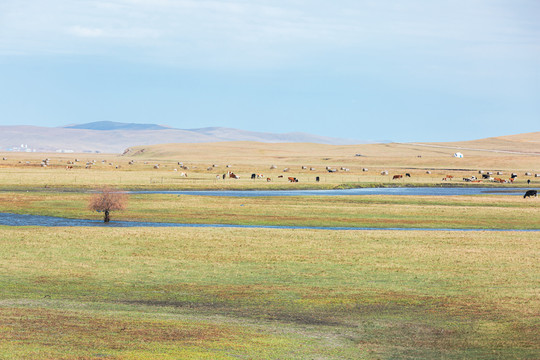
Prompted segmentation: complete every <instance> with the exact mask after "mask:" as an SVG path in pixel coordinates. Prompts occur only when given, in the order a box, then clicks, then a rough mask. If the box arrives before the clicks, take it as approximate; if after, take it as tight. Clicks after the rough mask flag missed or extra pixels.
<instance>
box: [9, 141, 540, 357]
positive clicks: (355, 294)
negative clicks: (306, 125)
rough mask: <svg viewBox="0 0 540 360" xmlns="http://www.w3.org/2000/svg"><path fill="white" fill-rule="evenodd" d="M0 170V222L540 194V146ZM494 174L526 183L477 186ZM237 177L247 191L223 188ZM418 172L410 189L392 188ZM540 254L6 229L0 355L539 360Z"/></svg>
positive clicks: (459, 218)
mask: <svg viewBox="0 0 540 360" xmlns="http://www.w3.org/2000/svg"><path fill="white" fill-rule="evenodd" d="M456 151H460V152H462V153H463V154H464V155H465V156H464V158H462V159H458V158H455V157H453V156H452V155H453V153H454V152H456ZM0 158H6V160H0V189H1V190H2V191H1V192H0V212H4V213H6V212H7V213H20V214H35V215H49V216H58V217H69V218H85V219H95V220H99V219H100V218H101V215H100V214H97V213H95V212H91V211H89V210H88V209H87V203H88V199H89V198H90V196H91V191H92V190H95V189H98V188H100V187H102V186H105V185H107V186H112V187H115V188H118V189H122V190H180V189H181V190H186V189H198V190H201V189H202V190H205V189H206V190H219V189H250V190H254V189H334V188H352V187H375V186H430V187H435V188H436V187H440V186H490V187H518V188H522V189H523V192H525V190H526V189H536V188H538V186H539V185H538V184H539V183H540V178H535V177H534V174H535V173H540V133H530V134H523V135H518V136H508V137H502V138H492V139H484V140H479V141H477V142H467V143H454V144H368V145H354V146H352V145H351V146H330V145H317V144H262V143H245V142H238V143H214V144H166V145H157V146H145V147H132V148H130V149H129V150H127V151H126V152H125V153H124V154H123V155H120V154H35V153H7V154H0ZM45 159H49V160H48V162H47V163H48V165H47V166H42V165H41V164H42V162H43V160H45ZM75 159H78V160H79V161H77V162H76V161H75ZM68 162H73V164H68ZM130 162H131V164H130ZM179 163H180V164H181V165H182V167H180V164H179ZM87 164H88V165H87ZM214 165H215V166H214ZM227 165H228V166H229V167H227ZM273 165H274V166H275V168H271V167H273ZM68 166H72V168H71V169H67V167H68ZM156 167H157V168H156ZM303 167H305V168H303ZM326 167H329V168H331V169H336V170H337V171H336V172H334V173H329V172H328V171H327V170H326ZM311 168H313V169H314V170H310V169H311ZM364 168H367V169H368V171H363V169H364ZM175 169H176V170H175ZM284 169H288V171H284ZM345 169H347V170H345ZM480 170H483V171H486V172H487V171H491V172H493V173H494V174H495V175H493V176H494V177H501V178H504V179H508V178H509V177H510V174H511V173H512V172H515V173H517V174H518V177H517V179H516V180H515V181H514V183H513V184H499V183H494V182H487V181H484V182H483V183H470V182H464V181H463V180H462V178H464V177H471V176H473V175H474V176H477V177H479V171H480ZM227 171H232V172H234V173H235V174H237V175H239V176H240V179H231V178H227V179H225V180H224V179H223V178H222V175H223V174H224V173H226V172H227ZM382 171H388V175H381V172H382ZM428 171H429V172H431V173H430V174H428V173H427V172H428ZM497 172H502V173H503V174H502V175H496V173H497ZM526 172H530V173H531V174H532V175H531V176H525V173H526ZM182 173H184V174H185V175H187V177H186V176H182ZM252 173H256V174H263V175H264V176H263V178H262V179H254V180H253V179H251V176H250V175H251V174H252ZM405 173H409V174H410V175H411V177H410V178H409V177H403V178H401V179H397V180H392V177H393V175H396V174H403V175H404V174H405ZM280 175H281V176H283V177H282V178H281V177H279V176H280ZM448 175H452V176H453V178H452V179H451V180H442V178H445V177H446V178H448ZM289 176H290V177H296V178H298V180H299V182H297V183H290V182H288V181H287V178H288V177H289ZM317 176H318V177H319V178H320V181H319V182H316V181H315V178H316V177H317ZM267 178H270V179H271V181H267ZM527 180H531V184H527ZM112 220H113V221H114V220H131V221H133V220H137V221H154V222H182V223H210V224H218V223H223V224H249V225H300V226H302V225H305V226H319V227H325V226H337V227H340V226H347V227H378V228H390V227H399V228H412V227H415V228H416V227H424V228H442V227H444V228H450V229H452V228H454V229H462V228H467V229H472V228H474V229H509V230H520V229H540V201H539V200H538V199H536V198H531V199H523V197H522V196H509V195H477V196H454V197H441V196H389V195H384V196H382V195H381V196H374V195H370V196H336V197H322V196H313V197H311V196H310V197H257V198H237V197H233V198H231V197H228V198H225V197H208V196H190V195H181V196H178V195H172V194H146V193H139V194H132V195H130V196H129V204H128V208H127V210H125V211H122V212H113V213H112ZM539 255H540V236H539V233H538V232H523V231H490V230H489V231H488V230H486V231H466V232H465V231H438V230H430V231H411V230H402V231H394V230H384V229H383V230H374V231H368V230H354V231H339V230H338V231H336V230H298V229H264V228H261V229H257V228H250V229H232V228H226V229H224V228H194V227H187V228H149V227H136V228H112V227H80V228H72V227H55V228H50V227H39V226H38V227H36V226H34V227H24V226H21V227H15V226H0V288H1V289H2V291H1V293H0V358H2V359H4V358H5V359H238V358H244V359H418V358H424V359H433V358H442V359H464V358H474V359H537V358H540V346H539V345H538V344H540V336H539V333H540V332H539V330H540V329H539V325H540V321H539V320H540V297H539V295H540V293H539V284H540V265H539V264H540V262H539V261H538V259H539Z"/></svg>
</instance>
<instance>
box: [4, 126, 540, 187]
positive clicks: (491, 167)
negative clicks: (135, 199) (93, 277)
mask: <svg viewBox="0 0 540 360" xmlns="http://www.w3.org/2000/svg"><path fill="white" fill-rule="evenodd" d="M538 134H540V133H532V134H529V135H528V136H525V135H522V136H514V137H505V138H502V139H499V138H493V139H483V140H478V141H473V142H466V143H451V144H427V145H430V146H424V145H421V144H398V143H391V144H365V145H347V146H332V145H321V144H307V143H295V144H268V143H255V142H222V143H202V144H162V145H153V146H136V147H132V148H131V149H130V150H129V151H128V152H127V153H126V154H125V155H123V156H122V155H119V154H33V153H30V154H28V153H9V154H0V155H1V156H2V157H7V158H8V159H7V160H0V169H1V170H2V171H1V172H0V186H4V187H8V188H9V187H11V188H13V187H20V188H24V187H32V186H33V187H45V186H49V187H55V186H57V187H88V186H100V185H113V186H120V187H168V188H243V187H244V188H245V187H257V188H272V187H275V186H278V187H283V186H295V187H302V186H309V187H335V186H338V185H340V184H354V183H356V184H358V185H361V184H381V183H386V184H394V185H404V184H412V185H415V184H428V185H429V184H437V183H446V182H442V178H443V177H445V176H446V175H453V176H454V180H453V182H454V183H455V182H461V183H463V181H461V178H462V177H470V176H472V175H476V176H478V171H479V170H486V171H493V172H494V173H496V172H497V171H502V172H503V173H504V174H503V175H501V176H500V177H501V178H504V179H507V178H508V177H509V175H510V173H511V172H517V173H518V178H517V181H516V183H515V184H516V185H525V184H526V180H527V179H531V180H532V181H533V183H534V182H535V181H540V178H534V174H535V173H540V156H539V154H540V149H539V145H538V144H540V142H538V139H537V137H538ZM508 139H510V140H508ZM508 144H510V145H508ZM432 145H433V146H436V147H432ZM458 145H460V146H466V147H468V148H476V149H479V148H483V149H487V150H489V151H477V150H461V152H463V153H464V155H465V157H464V158H463V159H458V158H454V157H453V153H454V152H455V151H457V150H456V149H454V148H452V146H454V147H455V146H458ZM507 148H511V149H514V150H518V151H521V152H523V153H500V152H493V151H492V150H498V149H499V150H500V149H507ZM356 154H360V155H362V156H356ZM46 157H48V158H50V159H51V160H50V163H49V166H48V167H46V168H43V167H41V166H40V163H41V160H43V159H44V158H46ZM75 158H78V159H80V161H79V162H77V163H75V164H74V165H73V169H71V170H66V166H67V165H68V161H73V160H74V159H75ZM130 162H133V163H131V164H130ZM87 163H91V166H90V168H88V169H86V164H87ZM179 163H181V164H182V165H184V166H185V167H186V168H182V167H180V165H179ZM158 164H159V167H158V168H154V166H155V165H158ZM214 165H215V166H214ZM227 165H229V167H227ZM272 165H275V168H274V169H272V168H271V167H272ZM327 167H329V168H332V169H336V170H337V172H336V173H328V172H327V170H326V168H327ZM311 168H313V169H314V170H311ZM342 168H344V169H348V171H346V170H344V169H343V170H342ZM363 168H367V169H369V171H363ZM174 169H176V171H175V170H174ZM285 169H289V170H288V172H284V170H285ZM228 170H230V171H233V172H235V173H236V174H239V175H240V180H239V181H234V180H227V181H223V180H222V179H221V178H220V179H217V178H216V177H217V176H221V175H222V174H224V173H225V172H227V171H228ZM383 170H386V171H388V172H389V175H386V176H383V175H381V171H383ZM427 171H431V174H427ZM182 172H184V173H186V174H187V177H184V176H181V173H182ZM525 172H530V173H532V174H533V176H529V177H526V176H525ZM252 173H260V174H263V175H264V179H261V180H257V181H252V180H250V175H251V174H252ZM405 173H410V174H411V176H412V177H411V178H404V179H401V180H396V181H393V180H392V175H394V174H402V175H404V174H405ZM280 175H282V176H283V178H279V177H278V176H280ZM288 176H293V177H297V178H298V179H299V183H297V184H288V183H287V177H288ZM316 176H319V177H321V182H320V183H318V184H316V183H315V177H316ZM495 176H496V175H495ZM267 177H269V178H271V179H272V181H271V182H270V183H268V184H267V183H266V178H267ZM306 184H307V185H306Z"/></svg>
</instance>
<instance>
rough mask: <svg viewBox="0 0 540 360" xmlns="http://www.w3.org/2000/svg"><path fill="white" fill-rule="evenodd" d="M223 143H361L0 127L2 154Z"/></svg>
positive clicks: (144, 127)
mask: <svg viewBox="0 0 540 360" xmlns="http://www.w3.org/2000/svg"><path fill="white" fill-rule="evenodd" d="M222 141H255V142H263V143H280V142H310V143H319V144H333V145H338V144H356V143H361V141H358V140H347V139H339V138H331V137H324V136H318V135H312V134H307V133H284V134H274V133H266V132H254V131H245V130H239V129H231V128H223V127H211V128H200V129H174V128H169V127H165V126H161V125H156V124H133V123H118V122H109V121H99V122H93V123H88V124H80V125H68V126H64V127H55V128H52V127H41V126H24V125H23V126H0V151H10V150H11V151H38V152H55V151H58V152H106V153H121V152H123V151H124V150H125V149H126V148H128V147H130V146H137V145H153V144H163V143H206V142H222Z"/></svg>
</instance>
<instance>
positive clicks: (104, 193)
mask: <svg viewBox="0 0 540 360" xmlns="http://www.w3.org/2000/svg"><path fill="white" fill-rule="evenodd" d="M126 205H127V195H126V193H124V192H121V191H115V190H112V189H110V188H103V189H101V190H100V191H99V192H98V193H96V194H94V195H92V197H91V198H90V203H89V205H88V208H89V209H90V210H96V211H99V212H101V211H103V213H104V219H103V222H106V223H107V222H109V221H110V220H111V219H110V217H109V213H110V212H111V211H113V210H124V209H125V208H126Z"/></svg>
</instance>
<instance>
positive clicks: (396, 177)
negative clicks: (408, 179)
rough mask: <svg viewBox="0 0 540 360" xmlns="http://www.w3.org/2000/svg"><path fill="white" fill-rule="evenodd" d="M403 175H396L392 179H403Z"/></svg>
mask: <svg viewBox="0 0 540 360" xmlns="http://www.w3.org/2000/svg"><path fill="white" fill-rule="evenodd" d="M402 177H403V175H394V177H393V178H392V180H395V179H401V178H402Z"/></svg>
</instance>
